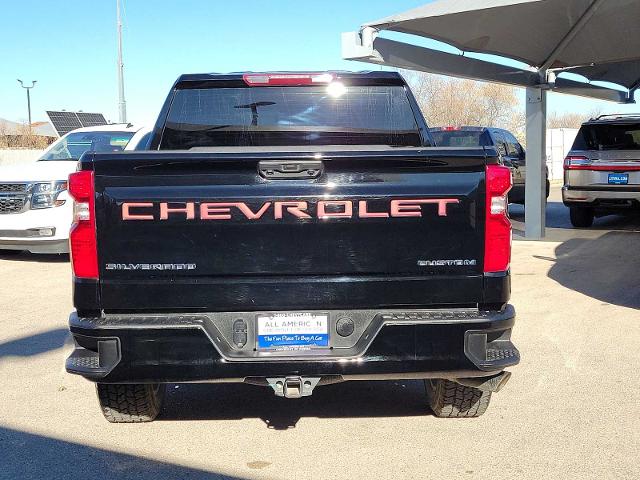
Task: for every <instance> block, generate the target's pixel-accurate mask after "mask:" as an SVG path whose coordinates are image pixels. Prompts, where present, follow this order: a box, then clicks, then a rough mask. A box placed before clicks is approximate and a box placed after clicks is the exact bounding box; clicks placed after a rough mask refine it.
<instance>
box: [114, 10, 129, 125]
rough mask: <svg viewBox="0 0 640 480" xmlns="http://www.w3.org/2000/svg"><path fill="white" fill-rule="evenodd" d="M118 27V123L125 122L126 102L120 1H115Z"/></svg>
mask: <svg viewBox="0 0 640 480" xmlns="http://www.w3.org/2000/svg"><path fill="white" fill-rule="evenodd" d="M116 16H117V19H118V20H117V25H118V121H119V122H120V123H126V122H127V102H126V101H125V99H124V63H122V20H121V19H120V0H116Z"/></svg>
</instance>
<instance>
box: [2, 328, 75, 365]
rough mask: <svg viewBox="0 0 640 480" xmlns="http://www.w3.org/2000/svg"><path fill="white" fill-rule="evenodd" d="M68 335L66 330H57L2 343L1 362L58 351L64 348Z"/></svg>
mask: <svg viewBox="0 0 640 480" xmlns="http://www.w3.org/2000/svg"><path fill="white" fill-rule="evenodd" d="M68 334H69V331H68V330H67V329H66V328H56V329H53V330H48V331H46V332H42V333H36V334H35V335H29V336H26V337H21V338H17V339H15V340H9V341H7V342H3V343H0V360H2V358H3V357H11V356H14V357H30V356H32V355H39V354H41V353H46V352H50V351H53V350H57V349H59V348H62V347H63V346H64V342H65V340H66V339H67V335H68Z"/></svg>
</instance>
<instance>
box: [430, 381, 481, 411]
mask: <svg viewBox="0 0 640 480" xmlns="http://www.w3.org/2000/svg"><path fill="white" fill-rule="evenodd" d="M425 388H426V390H427V398H428V400H429V406H430V407H431V410H433V413H434V414H435V415H436V417H446V418H472V417H479V416H480V415H482V414H483V413H484V412H486V411H487V408H488V407H489V402H490V401H491V392H483V391H482V390H479V389H477V388H473V387H466V386H464V385H460V384H459V383H455V382H452V381H451V380H425Z"/></svg>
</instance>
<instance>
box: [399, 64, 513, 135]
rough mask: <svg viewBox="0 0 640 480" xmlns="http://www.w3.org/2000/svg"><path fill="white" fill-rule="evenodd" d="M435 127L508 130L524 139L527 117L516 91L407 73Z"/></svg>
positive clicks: (501, 86)
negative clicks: (474, 127) (454, 126)
mask: <svg viewBox="0 0 640 480" xmlns="http://www.w3.org/2000/svg"><path fill="white" fill-rule="evenodd" d="M402 74H403V75H404V77H405V79H406V80H407V82H408V83H409V85H410V86H411V89H412V90H413V92H414V95H415V97H416V99H417V101H418V104H419V105H420V108H421V109H422V112H423V114H424V116H425V118H426V119H427V123H428V124H429V125H431V126H443V125H457V126H460V125H478V126H492V127H500V128H505V129H507V130H510V131H511V132H513V134H514V135H516V136H517V137H518V138H520V139H523V137H524V127H525V121H524V114H523V112H522V110H521V108H520V107H519V105H518V97H517V95H516V89H515V88H514V87H510V86H505V85H499V84H495V83H485V82H476V81H473V80H461V79H456V78H450V77H442V76H439V75H433V74H428V73H423V72H412V71H403V72H402Z"/></svg>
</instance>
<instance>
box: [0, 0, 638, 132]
mask: <svg viewBox="0 0 640 480" xmlns="http://www.w3.org/2000/svg"><path fill="white" fill-rule="evenodd" d="M423 3H425V0H393V1H392V0H324V1H304V0H280V1H276V0H262V1H260V0H241V1H229V0H171V1H170V0H153V1H151V0H125V2H124V6H125V8H124V15H123V20H124V23H125V27H124V63H125V82H126V98H127V110H128V117H129V120H131V121H135V122H152V121H153V120H154V118H155V116H156V114H157V112H158V110H159V108H160V105H161V103H162V102H163V100H164V97H165V96H166V94H167V91H168V89H169V87H170V86H171V84H172V82H173V81H174V80H175V79H176V77H177V76H178V75H179V74H181V73H187V72H192V73H193V72H212V71H217V72H229V71H242V70H257V71H260V70H325V69H351V70H360V69H365V68H367V65H366V64H363V63H355V62H346V61H343V60H342V59H341V56H340V33H341V32H343V31H348V30H354V29H356V28H357V27H358V26H359V25H360V24H361V23H362V22H365V21H369V20H374V19H377V18H380V17H384V16H387V15H390V14H392V13H395V12H399V11H404V10H408V9H410V8H414V7H416V6H419V5H421V4H423ZM115 32H116V27H115V0H64V1H52V0H21V1H19V2H18V1H10V0H4V1H3V6H2V13H1V14H0V117H1V118H6V119H9V120H13V121H24V120H25V119H26V116H27V114H26V99H25V93H24V91H23V90H22V89H21V88H19V85H18V83H17V82H16V78H21V79H23V80H26V81H30V80H38V83H37V86H36V88H35V89H34V90H32V92H33V97H32V111H33V119H34V121H35V120H44V119H46V117H45V113H44V112H45V110H48V109H66V110H78V109H81V110H84V111H94V112H103V113H105V115H106V116H107V118H109V119H111V120H113V121H115V120H117V85H116V35H115ZM372 68H378V67H375V66H372ZM521 98H523V95H521ZM598 106H600V108H603V109H604V110H605V111H623V110H628V108H629V107H624V106H619V105H615V104H608V103H605V102H596V101H592V100H585V99H579V98H576V97H570V96H563V95H552V96H551V98H550V110H552V111H554V110H560V111H579V112H589V111H591V110H593V109H594V108H597V107H598Z"/></svg>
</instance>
